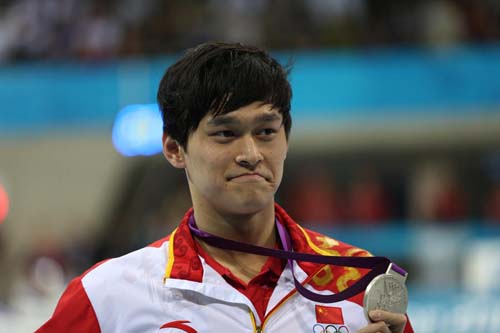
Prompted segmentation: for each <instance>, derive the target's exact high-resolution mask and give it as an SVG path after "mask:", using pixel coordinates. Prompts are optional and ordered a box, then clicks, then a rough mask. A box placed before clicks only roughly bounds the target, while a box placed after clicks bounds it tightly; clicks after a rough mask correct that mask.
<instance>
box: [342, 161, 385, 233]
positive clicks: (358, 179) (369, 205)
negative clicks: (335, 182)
mask: <svg viewBox="0 0 500 333" xmlns="http://www.w3.org/2000/svg"><path fill="white" fill-rule="evenodd" d="M348 198H349V208H350V209H349V218H350V219H351V220H353V221H356V222H357V223H362V224H377V223H383V222H387V221H388V220H389V219H391V217H392V214H391V203H390V198H389V196H388V195H387V191H386V190H385V189H384V185H383V183H382V179H380V177H379V176H378V175H377V173H376V171H375V170H374V169H372V168H363V169H361V170H359V171H358V172H357V173H356V174H355V175H354V176H353V180H352V182H351V184H350V187H349V194H348Z"/></svg>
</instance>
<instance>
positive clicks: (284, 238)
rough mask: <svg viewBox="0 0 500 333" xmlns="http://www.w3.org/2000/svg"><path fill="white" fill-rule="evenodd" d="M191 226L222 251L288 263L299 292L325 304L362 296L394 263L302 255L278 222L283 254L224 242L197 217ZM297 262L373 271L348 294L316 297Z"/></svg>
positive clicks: (366, 259) (199, 236)
mask: <svg viewBox="0 0 500 333" xmlns="http://www.w3.org/2000/svg"><path fill="white" fill-rule="evenodd" d="M188 226H189V229H190V230H191V232H192V233H193V235H195V236H196V237H198V238H200V239H202V240H203V241H204V242H205V243H207V244H209V245H211V246H213V247H217V248H220V249H225V250H231V251H238V252H245V253H252V254H257V255H261V256H270V257H276V258H280V259H286V260H287V261H288V264H289V265H290V267H291V270H292V276H293V280H294V283H295V288H296V289H297V291H298V292H299V293H300V294H301V295H302V296H304V297H305V298H307V299H310V300H312V301H315V302H321V303H334V302H339V301H343V300H346V299H348V298H351V297H353V296H355V295H357V294H359V293H360V292H362V291H364V290H365V289H366V287H367V286H368V284H369V283H370V281H371V280H372V279H373V278H374V277H376V276H377V275H380V274H384V273H385V272H386V271H387V268H388V267H389V265H390V264H391V261H390V260H389V259H387V258H386V257H341V256H324V255H318V254H309V253H300V252H294V251H293V245H292V240H291V238H290V235H289V234H288V231H287V230H286V228H285V227H284V226H283V225H282V224H281V223H280V222H279V221H278V220H277V219H276V228H277V230H278V234H279V237H280V240H281V244H282V245H283V250H280V249H271V248H266V247H262V246H256V245H252V244H248V243H242V242H238V241H233V240H231V239H226V238H222V237H219V236H216V235H213V234H210V233H208V232H205V231H203V230H200V229H198V226H197V225H196V221H195V219H194V214H191V216H190V217H189V221H188ZM293 261H307V262H314V263H318V264H328V265H335V266H345V267H356V268H366V269H371V271H370V272H369V273H367V274H366V275H365V276H363V277H362V278H361V279H359V280H358V281H356V282H355V283H354V284H353V285H352V286H350V287H348V288H346V289H345V290H343V291H341V292H339V293H336V294H331V295H322V294H318V293H315V292H313V291H311V290H309V289H307V288H306V287H304V286H303V285H302V284H301V283H300V282H299V281H298V280H297V278H296V277H295V273H294V267H293V266H294V265H293ZM392 265H393V266H392V269H393V270H395V271H396V272H397V273H399V274H401V275H405V274H406V271H405V270H404V269H402V268H400V267H399V266H397V265H396V264H394V263H392Z"/></svg>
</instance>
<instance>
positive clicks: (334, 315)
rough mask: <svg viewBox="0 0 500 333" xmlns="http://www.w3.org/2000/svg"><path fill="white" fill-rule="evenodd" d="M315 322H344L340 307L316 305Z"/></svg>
mask: <svg viewBox="0 0 500 333" xmlns="http://www.w3.org/2000/svg"><path fill="white" fill-rule="evenodd" d="M316 322H317V323H320V324H342V325H343V324H344V316H343V315H342V309H341V308H337V307H333V306H321V305H316Z"/></svg>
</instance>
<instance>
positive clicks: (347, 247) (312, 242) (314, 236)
mask: <svg viewBox="0 0 500 333" xmlns="http://www.w3.org/2000/svg"><path fill="white" fill-rule="evenodd" d="M298 228H299V230H301V232H302V233H303V235H304V237H305V239H306V242H307V245H308V246H309V247H310V248H311V249H312V250H313V251H314V252H316V253H318V254H323V255H330V256H331V255H334V256H346V257H371V256H372V254H371V253H370V252H368V251H367V250H365V249H362V248H359V247H357V246H354V245H351V244H348V243H344V242H342V241H340V240H337V239H335V238H333V237H330V236H328V235H325V234H323V233H320V232H317V231H314V230H311V229H308V228H304V227H301V226H298Z"/></svg>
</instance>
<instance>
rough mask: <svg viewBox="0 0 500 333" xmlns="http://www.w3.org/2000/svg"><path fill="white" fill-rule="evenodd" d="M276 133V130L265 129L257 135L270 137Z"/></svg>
mask: <svg viewBox="0 0 500 333" xmlns="http://www.w3.org/2000/svg"><path fill="white" fill-rule="evenodd" d="M274 133H276V130H275V129H273V128H264V129H262V130H260V131H258V132H257V135H264V136H270V135H273V134H274Z"/></svg>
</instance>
